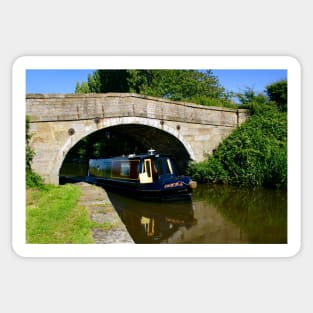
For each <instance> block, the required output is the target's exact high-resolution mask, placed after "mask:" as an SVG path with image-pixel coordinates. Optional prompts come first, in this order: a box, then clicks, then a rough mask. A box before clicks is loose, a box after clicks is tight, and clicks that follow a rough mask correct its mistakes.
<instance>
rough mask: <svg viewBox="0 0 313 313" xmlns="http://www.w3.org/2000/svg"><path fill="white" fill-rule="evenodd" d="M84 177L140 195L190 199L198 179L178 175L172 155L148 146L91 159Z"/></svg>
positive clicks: (113, 188)
mask: <svg viewBox="0 0 313 313" xmlns="http://www.w3.org/2000/svg"><path fill="white" fill-rule="evenodd" d="M86 181H87V182H89V183H93V184H97V185H100V186H103V187H104V188H107V189H111V190H116V191H121V192H123V194H126V195H131V196H135V197H136V198H140V199H161V200H166V199H168V200H175V199H188V198H189V199H190V198H191V194H192V190H193V189H194V188H196V186H197V183H196V182H195V181H193V180H192V179H191V178H190V177H188V176H178V175H177V170H176V166H175V162H174V158H173V157H172V156H171V155H168V154H160V153H157V152H156V151H155V150H153V149H150V150H149V151H148V153H145V154H130V155H128V156H119V157H113V158H107V159H90V160H89V168H88V175H87V178H86Z"/></svg>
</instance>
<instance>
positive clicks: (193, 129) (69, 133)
mask: <svg viewBox="0 0 313 313" xmlns="http://www.w3.org/2000/svg"><path fill="white" fill-rule="evenodd" d="M26 114H27V115H28V116H29V117H30V121H31V123H30V132H31V134H32V138H31V142H30V145H31V147H32V148H33V150H34V151H35V156H34V159H33V164H32V168H33V170H34V171H35V172H37V173H38V174H40V175H41V176H42V177H43V178H44V180H45V181H46V182H47V183H53V184H58V182H59V171H60V168H61V166H62V164H63V161H64V159H65V156H66V155H67V153H68V152H69V151H70V150H71V148H73V147H74V146H75V145H76V144H77V143H78V142H79V141H80V140H82V139H83V138H84V137H86V136H88V135H90V134H92V133H94V132H96V131H100V130H103V129H107V130H114V131H115V132H117V133H119V134H120V135H125V136H127V138H130V139H131V140H134V141H137V142H140V144H141V146H144V147H145V148H146V149H147V150H148V149H149V148H151V147H152V148H154V149H155V150H157V151H158V152H160V153H170V154H174V155H175V156H176V158H177V159H178V160H179V161H180V163H181V164H185V165H186V164H187V162H188V161H189V160H194V161H201V160H203V159H205V158H206V157H207V155H208V154H210V153H212V151H213V150H214V149H215V148H216V147H217V146H218V144H219V143H220V142H221V141H222V140H223V138H225V137H226V136H227V135H228V134H230V133H231V132H232V131H233V130H234V129H235V128H236V127H237V126H238V125H239V124H240V123H242V122H243V121H245V120H246V118H247V116H248V113H247V111H246V110H234V109H227V108H218V107H206V106H201V105H196V104H192V103H183V102H176V101H171V100H165V99H158V98H152V97H147V96H142V95H137V94H129V93H107V94H27V95H26ZM142 152H145V151H142Z"/></svg>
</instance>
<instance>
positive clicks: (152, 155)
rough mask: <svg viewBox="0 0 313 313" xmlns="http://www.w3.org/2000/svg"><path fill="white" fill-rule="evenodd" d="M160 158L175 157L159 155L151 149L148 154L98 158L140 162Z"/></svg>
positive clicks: (164, 154)
mask: <svg viewBox="0 0 313 313" xmlns="http://www.w3.org/2000/svg"><path fill="white" fill-rule="evenodd" d="M159 157H173V155H172V154H166V153H158V152H156V151H155V150H153V149H150V150H149V151H148V153H139V154H135V153H134V154H129V155H120V156H116V157H111V158H98V159H103V160H127V159H128V160H140V159H147V158H159Z"/></svg>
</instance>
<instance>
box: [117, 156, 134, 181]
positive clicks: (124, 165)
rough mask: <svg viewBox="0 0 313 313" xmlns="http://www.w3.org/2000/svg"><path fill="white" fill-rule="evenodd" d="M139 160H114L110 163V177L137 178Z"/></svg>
mask: <svg viewBox="0 0 313 313" xmlns="http://www.w3.org/2000/svg"><path fill="white" fill-rule="evenodd" d="M138 176H139V160H125V161H124V160H116V161H113V163H112V178H127V179H138Z"/></svg>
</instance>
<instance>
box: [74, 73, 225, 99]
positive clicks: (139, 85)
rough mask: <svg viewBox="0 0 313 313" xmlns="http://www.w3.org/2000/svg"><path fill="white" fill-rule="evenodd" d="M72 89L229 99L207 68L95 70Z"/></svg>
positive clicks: (185, 97)
mask: <svg viewBox="0 0 313 313" xmlns="http://www.w3.org/2000/svg"><path fill="white" fill-rule="evenodd" d="M75 92H76V93H84V92H135V93H139V94H143V95H148V96H154V97H159V98H164V99H171V100H177V101H191V102H196V103H200V104H204V105H210V104H211V105H212V104H213V105H217V104H218V103H217V101H213V102H212V101H211V100H212V99H213V100H214V99H215V100H220V101H221V102H223V101H224V102H227V101H228V102H229V103H230V102H231V101H230V96H229V95H228V94H227V93H226V91H225V89H224V88H223V87H222V86H221V85H220V84H219V81H218V78H217V77H216V76H214V75H213V73H212V71H211V70H203V71H198V70H97V71H95V72H94V74H93V75H92V76H91V75H90V76H89V77H88V83H84V82H83V83H82V84H81V85H80V84H79V83H78V84H77V85H76V91H75Z"/></svg>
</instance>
